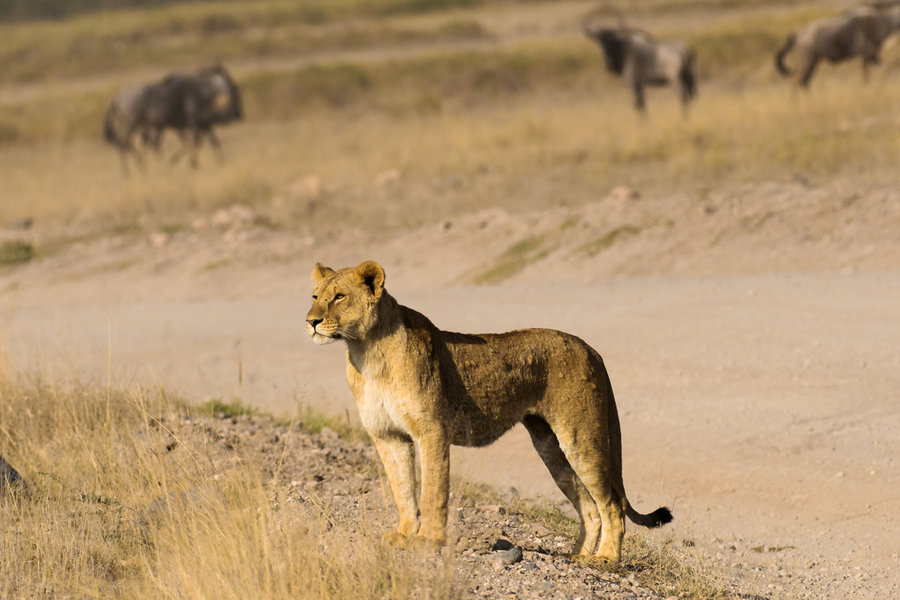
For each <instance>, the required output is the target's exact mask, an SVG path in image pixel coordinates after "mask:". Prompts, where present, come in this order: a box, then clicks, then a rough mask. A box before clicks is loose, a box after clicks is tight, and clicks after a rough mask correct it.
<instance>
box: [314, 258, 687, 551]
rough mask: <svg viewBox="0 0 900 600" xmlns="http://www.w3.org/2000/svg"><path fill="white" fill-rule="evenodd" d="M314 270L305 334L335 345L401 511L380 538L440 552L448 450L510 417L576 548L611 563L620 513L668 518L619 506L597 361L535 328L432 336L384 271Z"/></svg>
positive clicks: (610, 413)
mask: <svg viewBox="0 0 900 600" xmlns="http://www.w3.org/2000/svg"><path fill="white" fill-rule="evenodd" d="M312 276H313V280H314V282H315V285H316V288H315V292H314V295H313V303H312V307H311V308H310V310H309V313H308V314H307V317H306V324H307V331H308V333H309V335H310V336H311V337H312V338H313V340H314V341H315V342H316V343H319V344H324V343H329V342H333V341H335V340H338V339H343V340H344V341H345V342H346V344H347V382H348V383H349V385H350V389H351V390H352V392H353V396H354V397H355V399H356V405H357V407H358V408H359V414H360V418H361V420H362V423H363V425H364V426H365V428H366V430H367V431H368V433H369V435H370V436H371V438H372V440H373V442H374V444H375V448H376V450H377V451H378V455H379V457H380V458H381V461H382V463H383V464H384V468H385V472H386V474H387V477H388V480H389V482H390V486H391V491H392V494H393V497H394V503H395V504H396V506H397V510H398V512H399V525H398V528H397V530H396V531H393V532H391V533H389V534H387V536H386V537H387V539H388V541H390V542H392V543H395V544H401V545H405V544H408V543H411V544H413V545H415V546H421V547H425V548H430V549H437V548H439V547H440V546H442V545H443V544H444V543H445V536H446V533H445V532H446V524H447V501H448V496H449V475H450V445H451V444H456V445H461V446H484V445H487V444H490V443H492V442H493V441H495V440H496V439H497V438H499V437H500V436H501V435H502V434H503V433H504V432H506V431H508V430H509V429H510V428H511V427H512V426H514V425H515V424H516V423H523V424H524V425H525V427H526V428H527V429H528V431H529V433H530V434H531V437H532V440H533V442H534V446H535V448H536V449H537V451H538V453H539V454H540V456H541V458H542V459H543V461H544V463H545V464H546V465H547V468H548V469H549V470H550V473H551V475H552V476H553V479H554V481H555V482H556V484H557V485H558V486H559V488H560V490H562V492H563V493H564V494H565V495H566V497H567V498H568V499H569V500H570V501H571V502H572V504H573V505H574V506H575V509H576V510H577V511H578V514H579V516H580V518H581V532H580V534H579V537H578V541H577V543H576V545H575V553H576V554H582V555H593V556H596V557H599V558H603V559H607V560H611V561H617V560H619V558H620V555H621V547H622V538H623V536H624V534H625V516H628V517H629V518H630V519H631V520H632V521H634V522H635V523H637V524H639V525H644V526H647V527H657V526H659V525H662V524H664V523H667V522H669V521H670V520H671V519H672V516H671V513H670V512H669V510H668V509H666V508H660V509H657V510H656V511H654V512H653V513H652V514H649V515H642V514H639V513H637V512H636V511H635V510H634V509H633V508H632V507H631V505H630V504H629V503H628V500H627V497H626V496H625V487H624V485H623V482H622V442H621V433H620V428H619V419H618V414H617V412H616V404H615V399H614V397H613V392H612V386H611V385H610V382H609V378H608V376H607V373H606V368H605V366H604V364H603V360H602V359H601V358H600V355H599V354H598V353H597V352H596V351H595V350H594V349H593V348H591V347H590V346H588V345H587V344H586V343H585V342H583V341H582V340H580V339H579V338H577V337H575V336H573V335H569V334H566V333H562V332H560V331H553V330H547V329H526V330H522V331H512V332H509V333H501V334H482V335H466V334H461V333H451V332H447V331H441V330H439V329H438V328H437V327H435V326H434V325H433V324H432V323H431V321H429V320H428V319H427V318H426V317H425V316H423V315H422V314H420V313H418V312H416V311H414V310H412V309H410V308H407V307H405V306H401V305H400V304H398V303H397V302H396V300H394V298H393V297H391V296H390V294H388V293H387V292H386V291H385V289H384V270H383V269H382V268H381V266H380V265H378V264H377V263H374V262H364V263H362V264H360V265H359V266H358V267H355V268H345V269H340V270H338V271H334V270H332V269H329V268H327V267H323V266H321V265H318V264H317V265H316V268H315V269H314V270H313V274H312ZM416 448H418V452H419V453H420V460H421V465H422V484H421V495H420V497H419V499H418V500H417V498H416V494H415V491H416V481H415V451H416ZM420 508H421V518H420V512H419V510H420Z"/></svg>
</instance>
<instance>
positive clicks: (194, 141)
mask: <svg viewBox="0 0 900 600" xmlns="http://www.w3.org/2000/svg"><path fill="white" fill-rule="evenodd" d="M190 139H191V148H190V151H191V168H192V169H196V168H197V149H198V148H199V147H200V130H199V129H197V128H194V131H193V134H192V135H191V136H190Z"/></svg>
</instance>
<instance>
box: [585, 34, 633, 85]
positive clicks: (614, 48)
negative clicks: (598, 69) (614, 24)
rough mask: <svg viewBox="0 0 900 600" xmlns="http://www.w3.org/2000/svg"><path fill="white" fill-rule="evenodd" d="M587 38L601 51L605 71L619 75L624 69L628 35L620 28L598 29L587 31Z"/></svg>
mask: <svg viewBox="0 0 900 600" xmlns="http://www.w3.org/2000/svg"><path fill="white" fill-rule="evenodd" d="M587 35H588V37H590V38H592V39H594V40H596V42H597V43H598V44H600V49H601V50H603V58H604V61H605V62H606V69H607V70H608V71H610V72H611V73H615V74H616V75H621V74H622V71H623V70H624V68H625V55H626V53H627V51H628V50H627V45H628V35H627V33H626V32H624V31H623V30H622V29H621V28H615V29H613V28H606V27H604V28H599V29H589V30H587Z"/></svg>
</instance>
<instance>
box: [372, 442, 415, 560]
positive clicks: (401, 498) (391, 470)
mask: <svg viewBox="0 0 900 600" xmlns="http://www.w3.org/2000/svg"><path fill="white" fill-rule="evenodd" d="M373 441H374V443H375V450H376V451H377V452H378V456H379V457H380V458H381V464H383V465H384V471H385V473H386V474H387V478H388V483H389V484H390V486H391V495H392V496H393V497H394V504H395V505H396V506H397V512H398V513H399V516H400V521H399V524H398V525H397V530H396V531H391V532H389V533H387V534H385V536H384V538H385V540H386V541H387V542H388V543H390V544H392V545H394V546H403V545H406V543H407V542H408V541H409V540H410V539H411V538H412V536H414V535H415V534H416V531H417V530H418V529H419V510H418V507H417V506H416V455H415V446H414V445H413V442H412V440H411V439H409V438H407V437H401V436H385V437H374V436H373Z"/></svg>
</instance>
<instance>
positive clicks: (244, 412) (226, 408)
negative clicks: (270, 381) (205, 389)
mask: <svg viewBox="0 0 900 600" xmlns="http://www.w3.org/2000/svg"><path fill="white" fill-rule="evenodd" d="M197 412H198V413H200V414H201V415H207V416H211V417H218V418H220V419H224V418H228V417H231V418H237V417H243V416H257V415H260V414H261V413H260V412H259V410H257V409H256V408H253V407H252V406H248V405H247V404H244V401H243V400H241V399H240V398H235V399H233V400H231V401H225V400H222V399H221V398H211V399H210V400H207V401H206V402H203V403H202V404H199V405H197Z"/></svg>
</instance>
